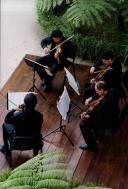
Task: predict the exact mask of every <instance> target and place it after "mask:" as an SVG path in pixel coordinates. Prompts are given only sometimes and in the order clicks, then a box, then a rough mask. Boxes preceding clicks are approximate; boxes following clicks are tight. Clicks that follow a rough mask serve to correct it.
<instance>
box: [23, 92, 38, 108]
mask: <svg viewBox="0 0 128 189" xmlns="http://www.w3.org/2000/svg"><path fill="white" fill-rule="evenodd" d="M24 104H25V106H26V107H27V108H34V107H35V106H36V104H37V98H36V96H35V95H34V94H33V93H28V94H27V95H26V96H25V98H24Z"/></svg>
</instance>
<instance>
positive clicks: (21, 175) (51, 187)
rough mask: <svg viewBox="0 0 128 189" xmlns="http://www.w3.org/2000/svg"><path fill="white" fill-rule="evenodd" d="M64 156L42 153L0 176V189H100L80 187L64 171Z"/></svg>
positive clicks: (88, 186) (97, 188)
mask: <svg viewBox="0 0 128 189" xmlns="http://www.w3.org/2000/svg"><path fill="white" fill-rule="evenodd" d="M66 167H67V166H66V164H65V163H64V156H63V155H60V153H57V152H51V153H43V154H39V155H38V156H36V157H34V158H33V159H31V160H29V161H27V162H26V163H24V164H22V165H21V166H19V167H17V168H16V169H14V170H12V171H9V172H8V171H7V172H5V173H2V174H1V175H0V189H87V188H89V189H95V188H96V189H100V187H96V185H93V186H92V184H90V185H87V186H86V185H85V186H80V184H79V183H78V182H77V183H76V182H75V181H73V180H72V179H71V176H70V172H69V171H68V170H66Z"/></svg>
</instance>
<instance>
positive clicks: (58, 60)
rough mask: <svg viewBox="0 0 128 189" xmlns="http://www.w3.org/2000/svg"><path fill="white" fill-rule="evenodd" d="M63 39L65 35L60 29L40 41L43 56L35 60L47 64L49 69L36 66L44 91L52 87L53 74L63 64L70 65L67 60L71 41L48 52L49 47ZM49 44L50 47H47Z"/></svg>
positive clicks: (70, 49) (62, 66) (54, 45)
mask: <svg viewBox="0 0 128 189" xmlns="http://www.w3.org/2000/svg"><path fill="white" fill-rule="evenodd" d="M63 41H65V37H64V36H63V33H62V32H61V31H60V30H54V31H53V32H52V33H51V35H50V37H47V38H45V39H43V40H42V41H41V46H42V48H43V50H44V53H45V54H46V55H45V56H43V57H41V58H39V59H38V60H37V62H38V63H40V64H42V65H45V66H48V68H50V70H48V69H44V68H43V67H40V66H37V67H36V71H37V73H38V75H39V76H40V78H41V80H42V81H44V82H43V84H42V85H43V86H44V88H43V89H44V91H45V92H49V91H50V90H51V88H52V80H53V78H54V76H55V74H56V73H57V72H58V71H60V70H63V68H64V66H65V67H67V66H69V65H70V63H69V61H68V60H67V58H68V57H70V55H71V54H72V43H71V41H66V42H65V43H63V44H62V45H60V47H59V48H56V49H54V50H53V51H51V52H50V50H51V49H53V48H54V47H56V46H57V45H59V44H61V43H62V42H63ZM48 45H51V48H49V47H48Z"/></svg>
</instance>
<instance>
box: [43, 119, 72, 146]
mask: <svg viewBox="0 0 128 189" xmlns="http://www.w3.org/2000/svg"><path fill="white" fill-rule="evenodd" d="M65 127H66V125H62V116H60V125H59V127H57V128H56V129H55V130H53V131H51V132H50V133H49V134H47V135H45V136H44V137H43V140H44V138H46V137H47V136H49V135H51V134H52V133H55V132H61V133H63V134H64V135H65V136H66V137H67V139H68V141H69V142H70V143H71V144H72V146H74V144H73V142H72V141H71V139H70V138H69V136H68V135H67V133H66V132H65V130H64V128H65Z"/></svg>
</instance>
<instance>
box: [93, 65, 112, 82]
mask: <svg viewBox="0 0 128 189" xmlns="http://www.w3.org/2000/svg"><path fill="white" fill-rule="evenodd" d="M111 69H113V68H111V66H106V67H105V68H103V69H102V70H100V71H98V72H94V73H98V75H97V76H96V77H95V78H94V79H92V85H93V84H95V82H97V81H99V80H102V79H103V76H104V75H105V74H106V72H107V71H108V70H111Z"/></svg>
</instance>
